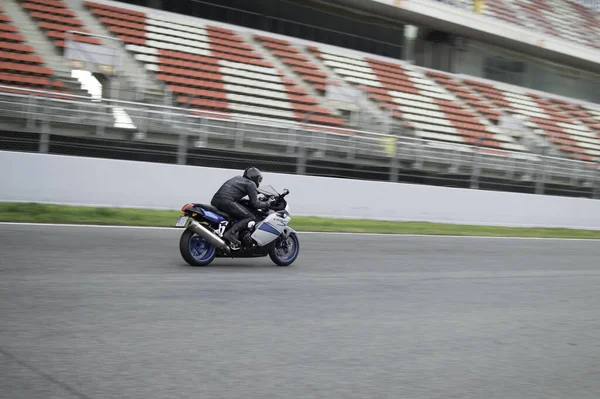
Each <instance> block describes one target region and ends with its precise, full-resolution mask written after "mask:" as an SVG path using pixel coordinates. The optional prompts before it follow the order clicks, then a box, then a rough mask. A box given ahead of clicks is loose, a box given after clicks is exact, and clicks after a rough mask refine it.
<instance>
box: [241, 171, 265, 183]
mask: <svg viewBox="0 0 600 399" xmlns="http://www.w3.org/2000/svg"><path fill="white" fill-rule="evenodd" d="M244 177H245V178H246V179H249V180H252V181H253V182H254V184H256V187H258V186H260V182H261V181H262V174H261V173H260V170H258V169H256V168H255V167H250V168H248V169H246V170H245V171H244Z"/></svg>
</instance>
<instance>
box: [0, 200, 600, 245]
mask: <svg viewBox="0 0 600 399" xmlns="http://www.w3.org/2000/svg"><path fill="white" fill-rule="evenodd" d="M180 214H181V212H179V211H176V210H175V211H160V210H148V209H131V208H95V207H84V206H66V205H48V204H36V203H12V202H0V221H1V222H29V223H64V224H97V225H120V226H158V227H172V226H173V225H174V224H175V221H176V220H177V217H178V216H179V215H180ZM290 225H291V226H292V227H293V228H294V229H296V230H297V231H321V232H348V233H383V234H432V235H433V234H435V235H457V236H495V237H540V238H587V239H600V231H594V230H575V229H559V228H516V227H490V226H471V225H456V224H443V223H427V222H385V221H376V220H348V219H327V218H317V217H305V216H292V221H291V223H290Z"/></svg>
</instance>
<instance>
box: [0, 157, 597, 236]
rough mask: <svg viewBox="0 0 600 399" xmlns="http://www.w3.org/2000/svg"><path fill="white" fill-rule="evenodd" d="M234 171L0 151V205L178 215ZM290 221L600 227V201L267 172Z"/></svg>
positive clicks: (204, 198)
mask: <svg viewBox="0 0 600 399" xmlns="http://www.w3.org/2000/svg"><path fill="white" fill-rule="evenodd" d="M238 173H241V171H240V172H238V171H235V170H225V169H215V168H204V167H193V166H178V165H163V164H156V163H146V162H131V161H119V160H107V159H93V158H82V157H68V156H59V155H43V154H30V153H18V152H6V151H0V201H2V202H5V201H27V202H34V201H35V202H47V203H64V204H78V205H94V206H118V207H141V208H155V209H180V208H181V206H182V205H183V204H185V203H188V202H206V203H208V202H210V199H211V197H212V194H213V193H214V192H215V191H216V190H217V189H218V188H219V186H220V185H221V184H222V183H223V182H224V181H225V180H226V179H228V178H230V177H232V176H234V175H235V174H238ZM263 184H265V185H268V184H271V185H273V186H274V187H275V188H277V189H279V190H282V189H283V188H288V189H289V190H290V192H291V193H290V196H289V201H288V202H289V204H290V207H291V213H292V216H293V215H303V216H323V217H340V218H367V219H383V220H409V221H430V222H445V223H468V224H478V225H498V226H540V227H571V228H586V229H600V201H599V200H590V199H579V198H564V197H552V196H541V195H529V194H516V193H504V192H494V191H478V190H468V189H457V188H445V187H433V186H425V185H413V184H401V183H387V182H370V181H361V180H350V179H334V178H325V177H309V176H296V175H284V174H271V173H265V179H264V181H263Z"/></svg>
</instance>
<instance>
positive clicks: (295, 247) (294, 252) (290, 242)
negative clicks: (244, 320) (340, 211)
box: [275, 235, 298, 262]
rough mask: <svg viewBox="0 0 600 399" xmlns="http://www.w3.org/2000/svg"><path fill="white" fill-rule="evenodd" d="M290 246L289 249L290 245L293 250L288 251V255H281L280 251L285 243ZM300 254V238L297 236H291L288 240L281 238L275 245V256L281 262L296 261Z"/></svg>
mask: <svg viewBox="0 0 600 399" xmlns="http://www.w3.org/2000/svg"><path fill="white" fill-rule="evenodd" d="M286 241H287V244H288V248H289V245H293V249H292V250H291V251H290V250H289V249H288V251H287V252H286V255H287V256H286V255H283V256H282V255H280V253H279V250H280V248H281V246H282V244H283V242H286ZM297 254H298V238H297V237H296V236H295V235H290V236H289V237H288V238H287V240H286V239H284V238H282V237H280V238H278V239H277V242H276V243H275V256H276V257H277V259H279V260H280V261H281V262H289V261H290V260H292V259H294V257H296V255H297Z"/></svg>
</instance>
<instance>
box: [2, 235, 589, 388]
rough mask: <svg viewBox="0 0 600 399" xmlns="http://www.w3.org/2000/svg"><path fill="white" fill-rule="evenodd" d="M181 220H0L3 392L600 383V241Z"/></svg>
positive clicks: (569, 385)
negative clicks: (250, 244) (259, 239)
mask: <svg viewBox="0 0 600 399" xmlns="http://www.w3.org/2000/svg"><path fill="white" fill-rule="evenodd" d="M180 232H181V231H180V230H146V229H118V228H91V227H40V226H15V225H0V397H2V398H10V399H28V398H44V399H48V398H60V399H73V398H102V399H107V398H118V399H123V398H144V399H155V398H360V399H371V398H394V399H395V398H444V399H447V398H485V399H495V398H501V399H507V398H518V399H521V398H527V399H534V398H536V399H537V398H540V399H541V398H544V399H548V398H561V399H562V398H569V399H579V398H590V399H592V398H593V399H598V398H599V397H600V317H599V316H600V307H599V306H600V243H599V242H598V241H577V240H575V241H566V240H565V241H563V240H520V239H488V238H448V237H408V236H405V237H401V236H364V235H362V236H355V235H323V234H303V235H301V236H300V239H301V256H300V258H299V259H298V261H297V263H296V264H294V265H293V266H291V267H288V268H281V267H277V266H275V265H273V264H272V263H271V261H270V260H269V259H268V258H265V259H258V260H251V261H245V260H217V261H216V262H215V263H214V264H213V265H211V266H210V267H208V268H191V267H188V266H186V265H185V263H184V262H183V260H182V259H181V258H180V255H179V253H178V248H177V240H178V236H179V234H180Z"/></svg>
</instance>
